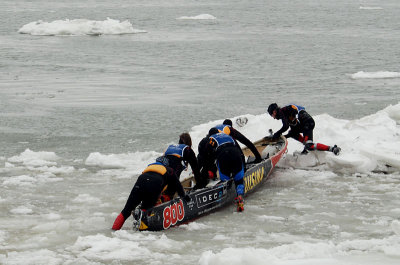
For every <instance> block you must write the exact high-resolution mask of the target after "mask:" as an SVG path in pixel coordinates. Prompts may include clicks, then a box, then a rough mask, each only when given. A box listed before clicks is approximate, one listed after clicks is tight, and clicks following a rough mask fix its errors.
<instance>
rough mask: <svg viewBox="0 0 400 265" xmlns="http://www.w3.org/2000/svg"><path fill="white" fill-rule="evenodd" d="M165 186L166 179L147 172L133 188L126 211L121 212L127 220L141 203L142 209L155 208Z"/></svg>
mask: <svg viewBox="0 0 400 265" xmlns="http://www.w3.org/2000/svg"><path fill="white" fill-rule="evenodd" d="M163 185H164V177H163V176H162V175H160V174H158V173H155V172H146V173H144V174H142V175H140V176H139V178H138V179H137V181H136V183H135V185H134V186H133V188H132V191H131V194H130V195H129V198H128V200H127V201H126V204H125V207H124V209H123V210H122V211H121V213H122V215H123V216H124V218H125V220H126V219H127V218H128V217H129V216H130V215H131V213H132V211H133V210H134V209H135V208H136V207H137V206H138V205H139V203H142V206H141V208H142V209H148V208H151V207H153V206H154V205H155V204H156V203H157V200H158V197H159V196H160V194H161V191H162V189H163Z"/></svg>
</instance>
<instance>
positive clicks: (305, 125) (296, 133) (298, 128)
mask: <svg viewBox="0 0 400 265" xmlns="http://www.w3.org/2000/svg"><path fill="white" fill-rule="evenodd" d="M314 127H315V122H314V119H313V118H312V117H311V116H310V115H309V114H308V113H307V112H306V111H301V112H300V113H299V122H298V123H297V124H296V125H295V126H292V125H290V131H289V133H288V134H287V137H292V138H294V139H296V140H298V141H301V142H303V141H302V139H307V140H310V141H313V130H314ZM300 134H303V136H302V137H300Z"/></svg>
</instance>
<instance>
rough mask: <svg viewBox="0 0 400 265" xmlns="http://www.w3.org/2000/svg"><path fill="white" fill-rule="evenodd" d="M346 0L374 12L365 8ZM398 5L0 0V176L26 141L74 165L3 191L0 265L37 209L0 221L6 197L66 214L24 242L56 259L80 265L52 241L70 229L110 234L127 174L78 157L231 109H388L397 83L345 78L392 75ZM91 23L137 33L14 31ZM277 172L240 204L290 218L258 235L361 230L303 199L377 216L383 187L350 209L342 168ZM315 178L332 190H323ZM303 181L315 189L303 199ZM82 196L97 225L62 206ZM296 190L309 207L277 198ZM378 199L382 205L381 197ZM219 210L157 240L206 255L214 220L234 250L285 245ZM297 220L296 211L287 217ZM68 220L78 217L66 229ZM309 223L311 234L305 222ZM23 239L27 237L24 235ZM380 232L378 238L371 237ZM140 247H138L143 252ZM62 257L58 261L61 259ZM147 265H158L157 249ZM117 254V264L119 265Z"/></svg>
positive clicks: (135, 144)
mask: <svg viewBox="0 0 400 265" xmlns="http://www.w3.org/2000/svg"><path fill="white" fill-rule="evenodd" d="M360 6H379V7H381V8H382V9H379V10H366V9H360ZM199 14H211V15H213V16H215V17H216V19H215V20H178V19H176V18H178V17H181V16H196V15H199ZM399 14H400V2H399V1H397V0H387V1H358V0H356V1H354V0H353V1H345V0H338V1H329V0H305V1H304V0H302V1H300V0H282V1H274V0H254V1H236V0H233V1H228V0H221V1H209V0H205V1H195V0H190V1H183V0H172V1H160V0H155V1H142V0H135V1H121V0H115V1H106V0H103V1H77V0H72V1H70V0H69V1H65V0H60V1H44V0H39V1H28V0H13V1H11V0H2V1H1V2H0V157H2V160H3V162H4V163H0V164H1V171H0V178H1V180H2V181H4V180H6V179H7V178H8V177H10V176H12V175H17V174H20V175H32V174H33V173H32V171H31V169H29V168H28V169H27V168H24V167H22V168H18V169H15V170H12V169H8V168H7V165H6V163H5V161H7V159H8V158H10V157H13V156H17V155H19V154H21V153H22V152H24V150H26V149H30V150H33V151H36V152H39V151H46V152H54V153H56V154H57V155H58V156H59V157H62V159H63V161H62V164H63V165H65V166H71V165H72V166H74V167H75V168H77V169H87V170H89V171H85V172H83V171H82V172H74V174H69V173H63V174H65V175H63V174H61V176H62V178H63V179H64V181H61V182H51V183H49V185H48V186H46V185H45V186H40V187H31V189H30V188H29V187H28V188H26V187H22V188H19V187H14V188H10V187H6V186H4V185H3V186H2V187H1V192H2V193H1V195H0V196H1V197H0V202H1V207H0V208H1V214H0V217H1V221H0V225H1V226H0V230H1V231H3V232H4V233H5V234H6V235H7V236H4V237H1V233H0V245H1V247H0V258H1V257H2V255H3V261H4V262H5V264H7V262H9V263H10V264H14V263H12V261H11V260H9V261H7V259H6V258H5V257H7V255H11V254H10V253H11V252H12V251H15V252H17V254H18V252H23V251H28V250H32V251H34V250H36V249H37V248H36V247H34V246H33V243H32V242H31V241H34V240H37V239H38V237H36V236H37V235H36V234H35V232H22V231H21V230H20V228H21V227H22V228H24V229H27V230H29V229H31V228H32V226H34V225H36V224H37V223H39V221H37V220H38V219H40V218H39V217H36V216H35V217H32V218H31V217H29V216H28V217H22V219H19V220H18V218H19V217H18V216H17V217H16V216H14V215H12V214H10V209H11V208H13V207H14V206H17V205H20V204H31V205H34V208H35V209H37V211H38V212H39V213H41V214H44V213H46V212H48V210H49V208H50V209H52V210H54V211H57V208H58V207H59V208H60V209H63V210H64V211H67V212H68V214H66V217H65V218H66V219H67V220H68V223H69V226H70V228H71V229H70V230H73V231H69V230H68V229H66V230H65V231H64V230H62V229H61V231H64V232H65V233H66V236H65V238H61V237H57V236H54V237H52V236H51V235H46V236H44V237H46V238H47V239H48V241H46V240H44V241H46V242H45V243H43V245H40V244H39V248H41V249H48V250H51V251H54V252H55V253H57V255H59V256H58V257H59V258H60V259H61V260H64V261H62V262H60V264H62V263H63V262H64V263H67V261H66V260H75V261H79V262H82V260H80V259H78V258H82V256H80V255H79V254H76V253H75V252H74V251H73V250H71V251H68V250H67V251H65V252H64V250H61V249H64V248H65V247H68V246H71V245H74V242H75V241H76V239H77V237H78V236H81V235H90V234H92V233H93V234H94V233H104V234H106V235H107V236H109V235H110V231H108V230H107V229H109V227H111V223H112V221H113V218H112V217H111V213H112V212H117V211H119V210H120V208H121V207H122V206H123V203H124V199H125V198H126V195H127V192H129V191H128V190H127V189H126V187H129V186H130V185H131V184H133V180H132V179H120V180H118V172H117V173H115V172H111V173H110V172H108V174H109V175H108V177H107V178H105V179H104V178H103V179H102V178H101V174H100V173H99V172H101V170H100V169H97V168H90V167H87V166H86V165H85V164H84V160H85V159H86V158H87V157H88V155H89V154H91V153H93V152H99V153H102V154H125V153H129V152H146V151H156V152H162V150H163V148H165V145H166V144H168V143H171V142H174V141H176V140H177V136H178V135H179V134H180V133H181V132H183V131H190V130H191V128H192V127H193V126H195V125H200V124H204V123H207V122H209V121H214V120H220V119H225V118H229V117H235V116H238V115H244V114H253V115H259V114H262V113H265V111H266V108H267V106H268V104H270V103H272V102H277V103H278V104H280V105H284V104H286V103H290V102H295V103H296V102H297V103H299V104H301V105H304V106H306V107H307V109H308V110H309V112H310V113H311V114H312V115H317V114H322V113H327V114H329V115H330V116H333V117H336V118H340V119H346V120H351V119H358V118H361V117H364V116H367V115H370V114H373V113H376V112H377V111H379V110H381V109H383V108H385V107H386V106H388V105H390V104H393V105H394V104H397V103H398V102H399V100H400V89H399V85H400V79H399V78H393V79H352V78H351V75H352V74H354V73H357V72H359V71H364V72H379V71H392V72H400V68H399V58H400V49H399V43H400V16H399ZM107 17H109V18H112V19H118V20H120V21H124V20H129V21H130V22H131V23H132V25H133V27H134V28H136V29H143V30H146V31H147V33H141V34H126V35H100V36H33V35H28V34H19V33H18V30H19V29H20V28H21V27H22V26H23V25H25V24H27V23H30V22H33V21H39V20H43V21H47V22H51V21H54V20H64V19H78V18H83V19H89V20H98V21H103V20H106V19H107ZM331 129H332V130H335V128H331ZM265 134H268V132H265ZM372 137H373V136H372ZM0 162H2V161H0ZM280 174H283V177H282V180H281V181H279V180H276V182H273V183H272V184H270V186H268V188H269V189H267V190H263V191H261V192H260V193H257V195H254V196H255V197H254V198H255V199H259V200H260V201H263V200H266V199H265V197H264V196H266V194H271V192H272V194H274V196H276V197H277V198H279V201H275V202H273V203H272V205H270V206H272V210H271V211H276V212H277V213H276V214H277V215H279V214H283V213H286V212H292V211H294V213H293V218H289V219H287V220H285V221H284V222H281V223H280V225H279V226H278V227H275V228H272V227H267V226H266V225H265V224H264V225H263V227H264V230H263V231H264V232H263V233H272V232H282V231H289V232H288V233H292V234H293V235H299V237H301V235H303V234H307V236H308V237H310V238H319V239H320V238H324V239H326V240H330V239H331V238H335V237H337V236H338V235H339V234H340V232H339V231H338V228H337V226H338V224H337V223H336V222H338V223H340V224H345V225H344V226H350V228H349V229H350V230H352V232H354V234H357V235H358V236H359V237H360V238H368V237H371V234H370V233H368V231H367V228H366V227H365V226H364V227H363V228H360V230H358V228H357V226H358V225H360V223H363V220H362V218H360V219H358V220H356V222H357V224H352V223H350V222H352V221H349V220H346V219H347V218H348V217H347V216H341V217H338V218H337V219H335V221H333V222H332V223H329V218H330V217H329V214H327V215H322V216H321V218H320V220H324V221H322V222H321V223H319V224H316V221H314V220H313V218H314V217H313V213H314V211H316V210H315V207H317V208H318V207H320V206H318V205H319V204H318V201H319V200H321V199H322V200H325V201H328V202H329V203H328V204H327V205H325V206H324V207H327V208H329V206H331V209H333V210H332V211H334V212H335V211H339V210H337V208H340V209H342V208H343V209H344V210H345V212H346V213H347V214H352V213H354V212H358V211H361V213H360V215H361V216H364V215H365V216H367V215H369V214H371V215H374V213H373V212H371V213H370V212H369V211H372V210H376V211H378V212H379V211H385V210H382V209H381V208H380V207H379V206H380V202H375V201H374V199H377V200H379V197H380V196H383V195H377V196H376V197H375V196H374V195H371V196H372V197H373V199H371V201H370V203H371V207H372V208H369V209H366V208H365V211H363V209H364V207H365V206H360V207H361V208H358V207H356V206H351V205H352V203H353V202H355V204H357V203H360V201H359V200H358V199H357V198H353V199H349V198H348V197H347V196H351V187H349V186H350V184H349V183H348V182H349V181H350V180H348V179H342V177H343V176H336V177H335V178H340V180H338V181H337V182H335V178H333V179H331V180H329V181H328V182H329V183H326V182H325V181H322V180H321V179H318V174H316V173H311V174H312V177H311V178H309V179H307V180H305V181H304V182H303V179H300V178H301V177H298V178H294V179H291V178H289V177H288V176H287V174H288V173H287V172H286V173H285V170H284V169H278V170H277V175H278V176H279V175H280ZM324 174H327V173H324ZM82 176H84V178H82ZM135 176H136V177H137V175H135ZM135 176H134V177H135ZM134 177H133V178H134ZM375 177H376V176H375ZM314 178H315V179H314ZM397 178H398V175H391V176H389V178H384V179H382V180H381V181H382V182H383V183H381V184H382V185H389V186H396V185H397V187H398V179H397ZM313 180H314V181H313ZM118 181H120V182H119V183H118ZM374 181H375V179H373V180H371V179H368V178H367V179H363V180H362V183H359V184H357V185H359V186H358V188H359V191H360V194H357V195H355V196H356V197H357V196H360V197H363V196H368V194H370V193H372V191H371V190H370V189H373V188H371V187H370V185H369V184H371V183H370V182H372V185H374V184H373V183H375V182H374ZM331 182H333V183H331ZM110 183H111V184H110ZM112 183H114V184H112ZM326 185H328V186H329V187H331V188H332V190H330V191H329V192H324V191H325V190H324V189H325V187H326ZM311 186H312V187H311ZM94 190H97V191H96V192H94ZM310 190H311V191H312V192H315V196H312V195H310V194H308V193H309V192H310ZM88 193H89V194H92V193H96V194H98V196H99V197H100V198H101V201H102V203H105V204H108V205H106V206H104V205H103V206H102V207H101V210H105V211H109V212H106V213H105V216H106V217H105V220H106V221H105V222H104V223H102V222H101V223H100V224H97V225H95V227H91V228H89V229H88V228H87V227H86V226H85V225H86V224H85V222H84V221H82V219H79V218H85V216H83V217H80V214H82V215H91V214H92V213H93V211H94V212H97V211H101V210H98V209H97V208H96V207H95V205H88V206H85V203H82V204H79V202H78V203H77V204H78V206H76V205H75V206H74V205H71V199H73V198H75V197H76V196H77V195H79V194H88ZM349 194H350V195H349ZM294 196H295V198H293V197H294ZM342 196H345V198H343V197H342ZM304 197H306V198H307V199H306V200H307V201H308V202H310V205H312V206H310V207H309V208H308V207H305V208H304V209H303V208H301V207H298V208H296V209H293V208H291V206H290V205H291V203H292V200H293V201H295V200H300V201H301V200H302V198H303V199H304ZM268 198H270V197H268ZM363 198H364V197H363ZM395 198H397V199H398V198H399V197H398V195H396V196H395ZM386 199H387V197H385V200H386ZM366 200H367V199H366ZM340 202H341V203H342V204H340ZM363 202H365V201H363ZM330 204H331V205H330ZM388 204H389V205H392V204H393V207H397V206H398V205H397V204H398V203H396V202H388ZM396 205H397V206H396ZM258 206H259V207H258V208H257V209H256V208H251V207H250V212H251V214H252V215H253V216H260V215H262V213H261V212H262V210H261V209H267V208H268V207H267V205H262V204H260V205H258ZM347 206H348V207H350V208H346V207H347ZM74 207H77V208H76V209H77V210H76V209H75V208H74ZM299 209H300V210H299ZM335 209H336V210H335ZM343 209H342V210H343ZM356 209H357V210H356ZM371 209H372V210H371ZM96 210H97V211H96ZM269 210H270V209H268V210H267V211H269ZM325 210H326V209H325ZM303 211H304V212H305V213H304V212H303ZM307 211H309V212H307ZM300 212H302V213H300ZM392 214H393V213H392ZM233 215H234V217H236V216H237V214H236V213H234V214H233ZM270 215H273V214H272V213H270ZM388 215H389V214H388ZM62 216H63V218H64V215H62ZM231 216H232V215H231V212H230V211H229V210H226V211H224V212H223V213H216V214H215V217H216V218H220V219H221V220H223V221H222V225H221V224H219V223H218V222H217V221H215V220H213V219H212V218H210V219H206V221H205V223H206V224H209V223H211V226H212V227H213V228H212V229H211V231H212V232H209V234H208V233H206V234H203V235H199V234H196V232H193V231H190V232H189V235H187V236H185V235H183V233H182V231H181V230H175V231H172V232H170V234H168V236H169V237H172V238H174V239H175V240H178V241H179V240H192V239H191V237H192V236H194V234H195V236H198V237H199V242H200V243H198V244H199V246H198V251H200V252H202V251H206V250H208V248H207V243H206V242H207V241H208V240H209V239H210V238H213V236H212V235H213V233H222V234H223V233H224V232H226V233H229V232H228V230H229V229H228V228H226V227H224V224H225V225H228V226H231V227H233V228H232V229H233V230H234V231H235V233H234V234H232V235H231V237H229V236H228V238H229V240H232V241H235V240H237V242H238V244H237V245H236V246H237V247H238V248H244V247H245V245H246V244H250V245H254V246H255V247H257V246H264V247H265V246H276V245H280V244H282V242H286V241H285V239H282V241H280V240H277V241H268V242H266V241H263V239H262V238H261V237H262V235H259V237H256V239H254V237H255V236H256V235H257V234H258V233H259V230H260V229H261V228H258V227H254V228H253V229H250V230H248V231H247V232H246V233H245V234H241V233H240V227H238V224H240V223H242V222H246V217H245V216H239V217H238V218H239V220H240V221H232V220H230V218H234V217H231ZM299 216H301V218H300V219H301V220H299V219H297V218H298V217H299ZM331 217H332V216H331ZM392 217H393V216H392ZM393 218H394V217H393ZM77 220H78V221H79V224H75V222H76V221H77ZM364 221H365V219H364ZM14 222H15V223H14ZM10 223H12V225H10ZM370 225H371V226H373V224H370ZM89 226H90V225H89ZM313 226H314V227H315V229H314V230H313V231H310V229H311V227H313ZM103 230H104V231H106V230H107V231H106V232H104V231H103ZM305 230H307V231H305ZM221 231H222V232H221ZM374 231H377V230H374ZM31 233H33V234H35V236H33V239H30V236H29V235H30V234H31ZM179 233H180V234H179ZM388 233H389V232H388V231H385V232H382V234H381V235H380V236H386V235H388ZM378 237H379V236H378ZM49 238H50V239H49ZM221 246H226V245H224V244H220V246H219V247H221ZM144 248H147V249H149V250H154V249H152V247H151V246H150V245H148V246H147V245H146V246H144ZM76 251H78V253H79V250H76ZM185 251H188V253H189V254H184V251H182V252H179V251H178V252H177V254H178V255H181V256H182V257H183V258H181V259H182V260H186V259H187V260H189V261H192V262H198V261H199V259H198V253H196V251H194V250H189V249H186V250H185ZM81 252H84V250H82V251H81ZM65 253H67V254H65ZM71 253H73V254H71ZM62 255H66V256H68V257H67V258H65V259H63V258H61V256H62ZM83 258H86V259H87V260H90V261H91V262H93V263H94V262H99V263H108V262H110V261H109V260H107V259H106V258H104V259H103V260H102V259H101V258H99V259H96V258H93V259H91V258H89V257H83ZM77 259H78V260H77ZM388 259H390V257H389V258H388ZM15 260H17V259H15ZM15 260H14V261H15ZM139 261H140V262H143V263H144V262H145V261H144V260H140V259H139ZM152 261H153V262H155V263H157V262H158V263H159V264H161V263H163V262H164V263H168V261H167V260H166V259H165V258H160V259H157V258H154V260H152ZM126 262H127V264H129V259H128V261H126ZM16 263H18V262H16ZM39 263H40V262H39ZM39 263H38V264H39ZM83 263H85V262H83ZM32 264H34V263H32ZM371 264H373V263H371Z"/></svg>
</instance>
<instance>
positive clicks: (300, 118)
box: [268, 103, 340, 155]
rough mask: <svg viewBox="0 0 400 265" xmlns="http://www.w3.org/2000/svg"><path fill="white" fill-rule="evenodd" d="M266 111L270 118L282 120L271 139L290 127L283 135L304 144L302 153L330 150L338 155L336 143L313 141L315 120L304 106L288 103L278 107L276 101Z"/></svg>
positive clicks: (338, 150)
mask: <svg viewBox="0 0 400 265" xmlns="http://www.w3.org/2000/svg"><path fill="white" fill-rule="evenodd" d="M268 113H269V115H271V117H272V118H274V119H277V120H281V121H282V128H280V129H279V130H278V131H277V132H276V133H274V135H273V136H272V138H273V139H278V138H279V137H280V136H281V135H282V133H284V132H286V131H287V130H288V129H289V127H290V130H289V133H288V134H286V135H285V137H286V138H289V137H291V138H293V139H295V140H297V141H299V142H301V143H302V144H304V150H303V152H302V153H303V154H307V153H308V151H312V150H320V151H330V152H333V153H334V154H335V155H339V153H340V148H339V147H338V146H337V145H334V146H328V145H324V144H321V143H314V142H313V130H314V127H315V122H314V119H313V118H312V117H311V115H310V114H308V113H307V112H306V110H305V108H304V107H302V106H299V105H295V104H290V105H287V106H285V107H282V108H280V107H279V106H278V105H277V104H276V103H272V104H271V105H269V106H268Z"/></svg>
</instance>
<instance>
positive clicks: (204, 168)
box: [197, 119, 262, 178]
mask: <svg viewBox="0 0 400 265" xmlns="http://www.w3.org/2000/svg"><path fill="white" fill-rule="evenodd" d="M213 128H216V129H218V132H220V133H225V134H227V135H229V136H231V137H232V138H233V140H234V141H235V143H236V145H237V146H239V144H238V143H237V141H239V142H240V143H242V144H244V145H245V146H247V147H248V148H249V149H250V150H251V151H252V152H253V154H254V156H255V160H254V163H259V162H261V160H262V159H261V155H260V153H259V152H258V150H257V148H256V147H255V146H254V144H253V143H252V142H251V141H250V140H249V139H247V138H246V136H244V135H243V134H241V133H240V132H239V131H237V130H235V129H234V128H233V127H232V121H231V120H230V119H226V120H224V122H223V123H222V124H219V125H216V126H214V127H213ZM208 137H209V135H207V136H206V137H204V138H203V139H202V140H201V141H200V143H199V146H198V150H199V154H198V155H197V160H198V162H199V165H200V167H201V175H202V176H203V177H205V178H207V177H208V178H213V177H214V175H215V172H216V168H215V166H214V161H211V163H210V161H209V160H207V159H205V158H204V157H206V156H207V155H206V151H205V149H204V148H205V145H206V143H207V142H208ZM240 152H241V157H242V160H243V164H245V157H244V155H243V152H242V150H241V149H240Z"/></svg>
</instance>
